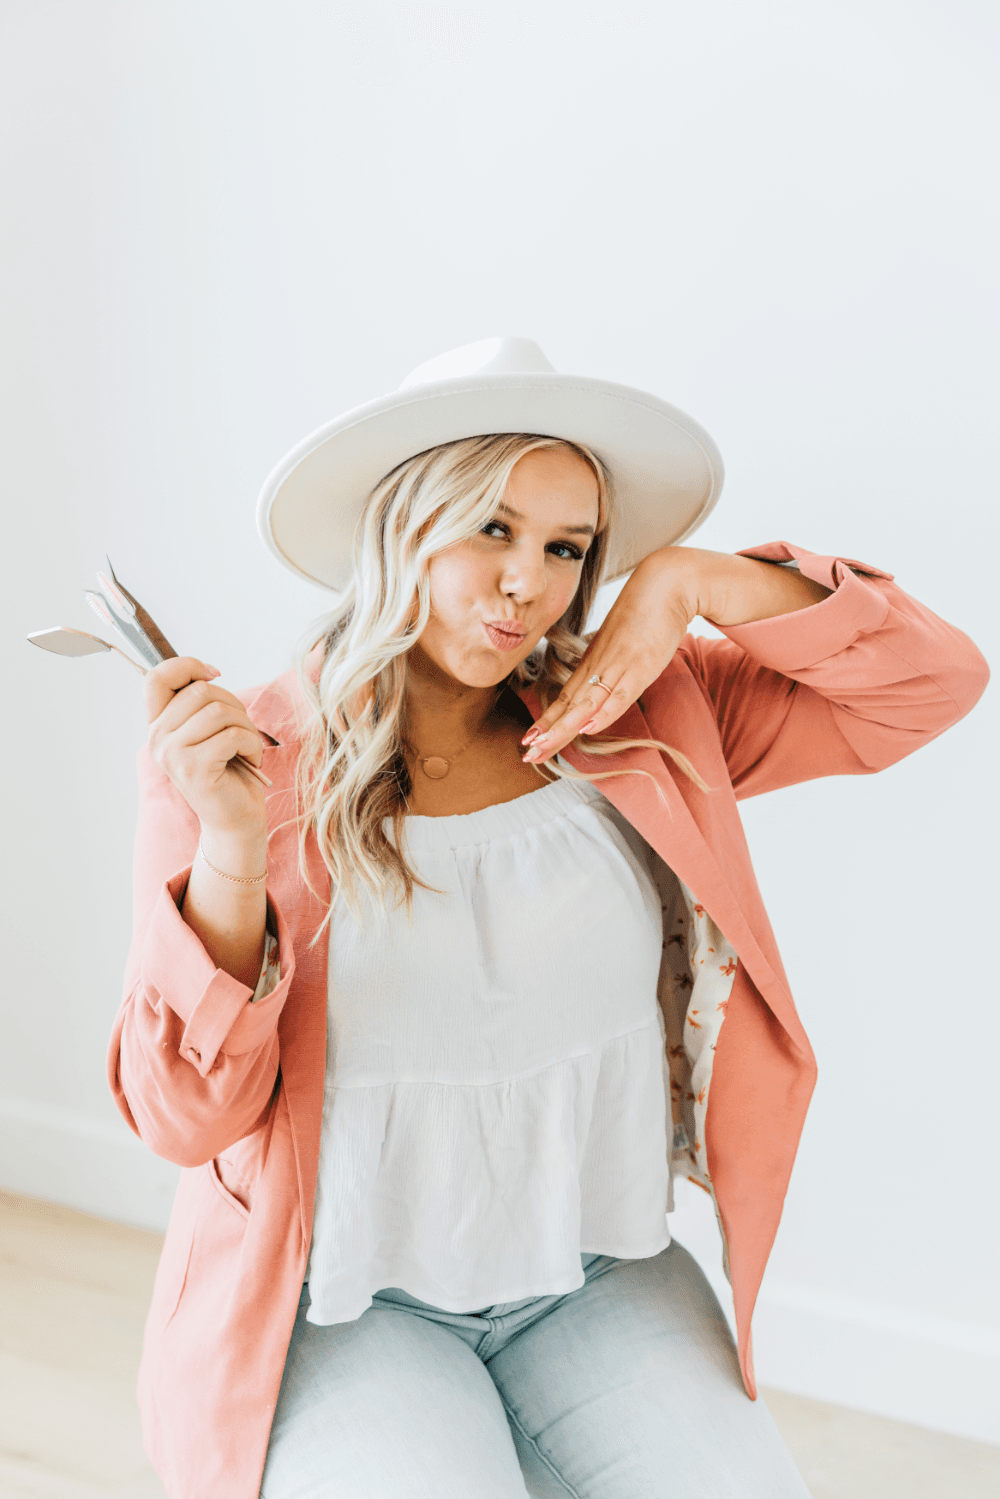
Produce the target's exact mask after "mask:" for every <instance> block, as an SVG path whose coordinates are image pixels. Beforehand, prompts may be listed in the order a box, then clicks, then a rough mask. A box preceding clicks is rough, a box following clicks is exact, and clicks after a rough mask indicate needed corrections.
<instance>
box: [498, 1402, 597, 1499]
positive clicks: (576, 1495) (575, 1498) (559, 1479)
mask: <svg viewBox="0 0 1000 1499" xmlns="http://www.w3.org/2000/svg"><path fill="white" fill-rule="evenodd" d="M504 1410H505V1411H506V1412H507V1418H508V1420H510V1421H513V1423H514V1425H515V1426H516V1427H517V1429H518V1431H519V1432H520V1433H521V1435H522V1436H523V1437H524V1440H525V1441H526V1442H530V1443H531V1446H532V1447H534V1449H535V1452H536V1453H537V1455H538V1459H539V1461H540V1462H543V1463H544V1464H545V1466H546V1467H547V1468H548V1470H549V1472H550V1473H551V1474H552V1477H553V1478H554V1479H555V1480H556V1482H557V1483H561V1484H562V1486H563V1488H564V1489H565V1490H566V1492H567V1494H572V1496H573V1499H581V1495H580V1494H579V1493H578V1492H577V1490H576V1489H574V1488H572V1487H571V1486H570V1485H569V1484H568V1483H567V1482H566V1480H565V1478H564V1477H563V1476H562V1474H561V1473H558V1472H557V1471H556V1469H555V1468H554V1467H553V1466H552V1464H551V1463H550V1462H549V1460H548V1458H547V1457H546V1456H545V1453H544V1452H543V1451H542V1449H541V1448H540V1447H539V1445H538V1443H537V1442H536V1441H535V1439H534V1437H532V1436H529V1435H528V1433H527V1432H526V1431H525V1429H524V1427H523V1426H522V1425H521V1423H520V1421H519V1420H518V1419H517V1417H516V1416H515V1414H514V1412H513V1411H512V1410H511V1408H510V1406H509V1405H508V1404H507V1402H506V1400H505V1401H504Z"/></svg>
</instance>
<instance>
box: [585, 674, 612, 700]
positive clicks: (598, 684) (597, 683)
mask: <svg viewBox="0 0 1000 1499" xmlns="http://www.w3.org/2000/svg"><path fill="white" fill-rule="evenodd" d="M589 682H590V685H591V686H592V687H603V688H604V691H605V692H606V693H607V694H608V696H609V697H610V696H611V688H610V687H605V686H604V683H603V682H602V681H601V679H600V677H590V678H589Z"/></svg>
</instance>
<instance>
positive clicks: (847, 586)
mask: <svg viewBox="0 0 1000 1499" xmlns="http://www.w3.org/2000/svg"><path fill="white" fill-rule="evenodd" d="M736 555H737V556H738V557H754V558H758V559H759V560H760V561H762V562H792V563H795V564H797V566H798V569H799V571H800V572H801V573H802V575H803V576H804V577H806V578H811V579H812V580H813V582H815V583H821V584H822V585H823V587H824V588H832V589H833V592H832V593H831V594H830V596H829V598H825V599H823V600H822V601H821V602H820V603H818V604H810V605H809V607H808V608H806V609H793V610H792V612H791V613H790V614H776V615H774V616H773V617H772V618H771V619H756V620H753V621H751V623H750V624H745V625H717V626H716V629H718V630H720V631H721V632H722V634H723V635H725V636H727V637H728V638H729V639H730V640H731V641H733V643H734V644H735V645H738V646H740V647H741V649H742V650H745V651H746V652H747V654H748V655H750V656H752V657H753V658H754V660H755V661H759V662H760V663H761V665H762V666H769V667H771V669H772V670H774V671H780V672H781V673H782V675H784V676H792V675H794V674H795V672H796V671H805V670H808V668H809V667H811V666H815V665H816V664H817V662H819V661H825V660H827V659H828V658H829V657H831V656H836V655H837V654H838V653H839V652H840V651H845V650H847V649H848V647H849V646H851V645H853V643H854V641H855V640H857V638H858V636H859V635H867V634H871V633H872V632H873V631H874V630H877V629H879V627H880V626H881V625H882V624H883V623H884V621H885V618H886V615H887V614H888V613H889V602H888V600H887V599H886V598H885V597H884V595H883V594H882V593H881V592H880V591H879V590H878V589H877V588H875V587H873V586H872V584H871V583H868V582H866V581H865V578H866V577H871V578H885V579H886V580H887V581H888V582H891V581H892V574H891V573H887V572H883V570H882V569H881V568H878V567H872V566H870V565H869V564H868V563H867V562H857V561H855V560H854V558H851V557H822V556H819V555H817V553H815V552H809V551H807V550H806V549H805V548H804V547H797V546H792V545H790V543H788V542H787V541H771V542H766V543H765V544H764V545H763V546H758V547H746V548H744V550H743V551H741V552H737V554H736Z"/></svg>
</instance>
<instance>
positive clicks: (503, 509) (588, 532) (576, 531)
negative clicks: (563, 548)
mask: <svg viewBox="0 0 1000 1499" xmlns="http://www.w3.org/2000/svg"><path fill="white" fill-rule="evenodd" d="M495 513H496V514H497V515H503V516H505V517H506V518H507V519H508V520H524V516H523V515H522V514H521V512H520V510H515V509H514V508H513V507H512V506H510V505H498V506H497V509H496V512H495ZM558 530H560V531H566V532H568V533H569V535H570V536H593V534H594V528H593V526H559V527H558Z"/></svg>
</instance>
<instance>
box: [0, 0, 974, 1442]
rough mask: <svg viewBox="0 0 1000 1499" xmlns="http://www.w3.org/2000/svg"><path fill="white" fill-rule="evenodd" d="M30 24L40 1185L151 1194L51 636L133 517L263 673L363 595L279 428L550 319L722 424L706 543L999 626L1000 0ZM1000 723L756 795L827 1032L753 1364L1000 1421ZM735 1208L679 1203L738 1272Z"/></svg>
mask: <svg viewBox="0 0 1000 1499" xmlns="http://www.w3.org/2000/svg"><path fill="white" fill-rule="evenodd" d="M2 25H3V28H4V32H5V36H4V37H3V38H0V42H2V45H0V53H2V55H3V56H4V57H5V59H6V62H5V64H4V67H5V70H6V76H5V77H4V78H3V79H2V80H0V83H2V87H0V101H2V103H0V108H2V110H3V111H4V115H5V126H6V134H7V137H8V146H7V148H5V149H4V151H3V152H2V153H0V171H2V172H3V173H4V179H5V180H4V181H3V183H2V186H0V192H2V200H3V202H4V204H5V206H6V209H7V211H8V224H7V229H6V231H5V233H4V236H3V254H4V256H5V257H6V258H7V262H8V263H7V265H6V268H5V272H4V280H5V284H6V292H5V298H6V302H5V312H4V318H5V327H4V333H3V350H4V359H3V365H4V380H5V399H4V402H3V407H4V416H3V420H4V424H5V440H4V452H5V456H4V478H5V491H6V496H5V501H4V516H5V520H6V522H7V530H6V538H7V541H8V548H9V549H8V553H7V566H6V568H5V580H4V582H5V586H4V591H3V592H4V599H3V605H4V611H5V628H4V631H3V636H2V650H3V661H4V681H5V683H6V732H5V733H4V735H3V740H4V752H5V760H4V771H3V781H2V785H3V787H4V788H5V790H6V792H7V820H6V833H7V837H6V845H5V852H4V857H3V860H2V861H0V868H2V871H3V877H4V881H5V887H4V894H3V907H2V909H3V911H4V916H5V921H6V944H5V945H6V952H7V959H6V963H5V974H6V983H5V985H4V988H3V996H2V1003H3V1027H4V1030H3V1034H4V1040H5V1045H4V1048H3V1072H2V1074H0V1113H2V1115H3V1117H4V1120H5V1123H4V1127H3V1131H2V1140H3V1149H2V1152H0V1181H2V1182H3V1184H5V1185H7V1186H9V1187H13V1188H16V1189H18V1190H23V1191H28V1192H34V1193H36V1194H37V1195H40V1196H45V1197H50V1198H53V1199H55V1200H59V1201H63V1202H69V1203H72V1204H76V1205H78V1206H81V1207H84V1208H86V1209H88V1210H90V1211H94V1212H99V1213H104V1214H107V1215H109V1216H113V1217H119V1218H122V1219H124V1220H127V1221H131V1222H138V1223H146V1224H152V1225H158V1224H162V1223H163V1222H164V1220H165V1216H166V1212H167V1208H168V1204H169V1199H170V1193H171V1191H172V1187H173V1182H174V1177H175V1174H174V1172H173V1168H170V1167H168V1166H166V1165H165V1164H164V1163H162V1162H158V1161H157V1160H155V1158H153V1157H152V1156H150V1155H149V1154H148V1153H147V1152H146V1151H145V1149H144V1148H143V1147H142V1146H140V1145H138V1144H135V1143H133V1142H132V1141H131V1137H130V1136H129V1134H128V1132H127V1130H126V1129H125V1127H124V1125H122V1124H121V1123H120V1121H119V1119H118V1116H117V1114H116V1112H115V1110H114V1107H113V1105H112V1103H111V1100H110V1097H109V1094H108V1092H107V1088H106V1085H105V1082H104V1077H103V1065H104V1049H105V1044H106V1039H107V1034H108V1031H109V1028H110V1025H111V1021H112V1017H113V1014H114V1011H115V1009H116V1007H117V1002H118V991H119V985H120V976H121V970H122V964H123V960H124V956H125V950H126V947H127V942H128V933H129V922H130V913H129V902H130V844H131V836H132V825H133V817H134V809H135V792H134V766H133V757H134V754H135V750H136V748H137V746H138V745H139V743H140V742H141V740H142V737H143V733H144V725H143V721H142V714H141V710H140V704H139V694H138V690H137V679H136V678H134V677H133V676H132V675H131V674H130V673H129V672H128V671H127V670H126V669H125V668H124V667H123V666H122V665H121V663H119V662H117V661H115V660H113V659H110V658H107V657H102V658H91V659H88V660H84V661H79V662H67V661H63V660H60V659H58V658H56V657H49V656H45V655H42V653H40V652H36V651H34V650H33V649H32V648H31V647H29V646H27V645H26V644H25V643H24V641H23V636H24V634H25V633H26V632H27V631H28V630H31V629H38V628H42V627H44V626H46V625H51V624H57V623H65V624H75V625H79V626H82V627H83V628H88V626H89V623H90V616H89V614H88V612H87V609H86V606H85V604H84V602H83V599H82V598H81V595H80V589H81V588H83V587H85V586H90V585H91V583H92V573H93V570H94V569H95V568H96V567H97V566H99V565H101V562H102V554H103V552H104V550H105V549H106V550H107V551H109V552H110V554H111V557H112V560H113V561H114V564H115V566H116V568H117V570H118V571H119V573H120V575H121V576H122V578H123V579H124V580H125V582H126V583H127V584H128V585H129V586H130V587H131V588H132V589H133V591H135V592H136V593H138V595H139V596H140V597H141V598H142V600H143V601H144V602H145V603H146V604H147V605H148V606H149V608H150V609H151V611H152V612H153V614H154V615H155V617H156V618H157V619H158V620H159V621H160V622H161V623H162V625H163V626H164V628H165V629H166V631H167V633H168V634H169V635H170V636H171V637H172V638H173V640H174V643H175V644H176V645H177V646H178V647H180V648H182V649H183V648H188V649H191V650H194V651H197V652H198V653H200V654H202V655H203V656H204V657H205V658H207V659H208V660H212V661H215V662H216V663H217V664H218V665H220V666H221V667H223V669H224V671H225V676H224V681H227V682H230V683H231V684H233V685H238V684H249V683H250V682H253V681H260V680H264V679H266V678H267V677H269V676H270V675H273V674H274V673H275V672H277V671H278V670H280V669H282V668H283V667H284V666H285V665H286V664H287V662H288V659H289V653H290V648H291V643H292V640H293V638H294V636H295V634H296V632H297V630H298V628H299V627H300V625H301V624H303V623H304V622H305V621H306V620H307V619H308V618H309V617H311V616H312V615H313V614H315V613H317V612H319V610H320V608H321V607H322V605H323V596H322V595H321V594H320V593H319V592H317V591H314V590H312V589H310V588H309V587H307V586H306V585H300V584H298V583H296V582H295V581H293V580H292V579H291V578H289V577H286V576H285V575H284V574H283V573H282V572H280V571H279V570H278V569H277V568H276V566H275V564H274V563H273V562H272V561H271V560H270V559H269V558H268V556H267V555H266V554H265V552H264V550H263V548H262V547H261V545H260V544H259V542H258V541H257V539H256V535H255V531H254V525H253V505H254V500H255V496H256V493H257V490H258V488H259V485H260V483H261V480H262V479H263V477H264V475H265V474H266V472H267V471H268V469H269V468H270V467H271V465H272V463H273V462H274V461H275V460H276V459H277V458H279V457H280V456H281V455H282V454H283V453H284V452H285V451H286V449H287V448H288V447H290V446H291V444H292V443H293V442H294V441H296V440H297V439H298V438H299V437H301V436H302V435H303V434H304V433H305V432H307V431H308V430H310V429H311V428H312V427H313V426H315V425H317V424H318V423H319V422H320V421H322V420H324V419H325V418H327V417H329V416H331V415H333V414H335V413H336V412H338V411H339V410H342V409H344V408H345V407H347V406H349V405H353V404H355V403H357V402H359V401H362V400H365V399H368V398H370V397H371V396H374V395H376V394H379V393H381V392H382V391H384V390H386V389H388V388H389V387H391V386H393V385H394V384H396V383H397V382H398V380H399V379H400V378H401V377H402V375H403V374H404V373H405V372H406V371H407V370H408V369H409V368H411V367H412V366H413V365H415V364H416V363H418V362H420V361H421V360H423V359H425V358H427V357H428V356H430V355H431V354H434V353H436V352H438V351H440V350H442V349H445V348H449V347H452V346H454V345H456V344H459V343H463V342H466V341H468V340H470V339H473V338H478V337H482V336H485V335H487V334H492V333H496V332H512V333H518V334H525V335H528V336H531V337H534V338H536V339H537V340H538V341H539V342H540V343H541V345H542V347H543V348H544V349H545V351H546V352H547V354H548V355H549V357H550V358H551V359H552V360H553V362H554V363H556V364H557V365H558V366H560V367H561V368H564V369H567V370H572V371H577V372H581V373H594V374H602V375H606V376H608V377H611V378H614V379H618V380H622V381H624V382H627V383H631V384H635V385H638V386H641V387H644V388H646V389H649V390H652V391H656V392H657V393H659V394H661V395H663V396H664V397H666V398H667V399H669V400H672V401H674V402H676V403H677V404H678V405H680V406H682V407H684V408H686V409H688V410H689V411H691V412H692V413H693V414H694V415H695V416H697V417H698V419H699V420H701V421H702V422H703V423H704V424H705V425H706V426H707V427H708V428H709V430H710V431H711V432H712V433H713V434H714V436H715V437H716V438H717V439H718V441H719V443H720V445H721V447H722V451H723V454H724V456H725V458H726V462H727V469H728V478H727V484H726V490H725V493H724V496H723V499H722V502H721V503H720V506H719V508H718V510H717V512H716V513H715V515H714V516H713V517H712V518H711V520H710V521H709V523H708V524H707V525H706V526H705V528H704V529H703V531H702V532H701V533H699V536H698V538H697V541H698V544H699V545H704V546H709V547H716V548H719V549H728V550H734V549H736V548H738V547H740V546H746V545H750V544H752V543H754V542H758V541H763V540H765V539H768V538H773V537H785V538H788V539H791V540H794V541H797V542H800V543H802V544H804V545H806V546H809V547H812V548H814V549H816V550H820V551H823V550H840V551H842V552H844V553H846V554H847V555H849V556H854V557H859V558H862V559H865V560H868V561H871V562H874V563H876V564H878V565H880V566H884V567H887V568H889V569H890V570H892V571H894V572H895V573H896V575H897V577H898V579H899V581H900V583H901V584H902V586H903V587H904V588H906V589H907V590H908V591H910V592H913V593H915V594H916V595H917V596H918V597H920V598H922V599H924V600H925V601H926V602H928V603H929V604H930V605H931V607H932V608H935V609H936V610H938V611H939V612H940V613H942V614H944V615H945V616H946V617H948V618H950V619H953V620H954V621H956V622H957V623H958V624H960V625H961V626H962V627H963V628H965V629H966V630H967V631H968V632H969V633H970V634H971V635H972V636H973V638H975V639H976V640H977V641H978V642H979V643H980V644H981V646H982V647H983V649H984V650H985V651H986V653H987V655H990V653H991V649H992V644H993V640H994V638H995V616H994V610H993V599H994V595H995V582H994V574H995V564H994V556H993V551H992V547H993V546H994V545H995V542H996V527H995V521H994V516H995V506H996V501H997V483H996V461H995V426H994V424H995V413H996V409H997V395H998V392H997V384H996V377H995V371H996V365H995V356H994V351H995V348H996V346H997V332H998V329H997V299H996V295H995V282H996V266H997V263H998V243H997V240H998V236H997V200H996V194H995V191H994V189H995V184H996V178H997V172H996V161H997V158H996V154H995V153H996V142H997V105H996V93H995V88H994V87H992V85H993V83H994V81H995V69H996V62H997V27H998V13H997V11H996V9H995V8H993V7H991V6H987V5H986V4H985V3H983V4H976V3H973V0H938V3H930V0H924V3H914V0H898V3H893V0H837V3H833V0H827V3H822V0H818V3H814V4H809V5H803V4H801V3H800V0H758V3H756V4H753V5H746V4H742V3H737V0H733V3H723V0H699V3H698V4H697V5H694V6H692V5H690V4H681V3H679V0H657V3H655V4H654V3H634V0H621V3H619V4H617V5H616V6H614V7H609V6H597V5H592V4H587V3H584V0H574V3H573V4H570V3H569V0H565V3H557V0H530V3H528V0H508V3H506V4H504V5H502V6H501V5H484V4H482V3H479V0H455V3H438V4H416V5H413V6H404V5H403V4H402V3H400V0H393V3H385V0H382V3H378V0H375V3H373V0H364V3H356V0H355V3H347V0H339V3H338V4H337V5H330V4H327V3H315V4H313V3H304V0H283V3H282V4H281V5H268V4H264V3H262V0H239V3H236V0H213V3H212V4H210V5H205V4H202V3H191V0H171V3H169V4H167V3H163V0H151V3H144V4H142V5H136V4H128V3H120V4H115V3H110V0H90V3H89V4H87V5H85V6H81V5H77V4H74V3H72V0H64V3H52V0H7V4H6V6H5V7H4V9H3V13H2ZM991 428H993V431H991ZM994 654H995V652H994ZM994 713H995V708H994V700H993V697H987V699H986V701H985V702H984V703H983V704H982V705H981V706H980V707H979V708H977V709H976V711H975V713H974V714H973V715H972V717H971V718H969V719H968V720H966V721H965V722H963V723H962V724H961V725H959V726H958V727H957V728H956V729H954V730H953V731H952V732H951V733H949V734H948V735H947V736H946V737H945V738H944V739H942V740H940V741H938V742H936V743H935V744H933V745H931V746H930V747H929V748H927V749H925V750H924V751H922V752H921V753H920V754H919V755H918V756H916V757H915V758H914V759H912V760H910V761H907V762H905V763H903V764H902V765H899V766H896V767H895V768H893V769H892V770H890V771H888V772H886V773H884V774H883V775H881V776H878V777H875V778H872V779H867V780H864V781H852V780H848V779H844V780H832V781H828V782H824V783H813V784H810V785H806V786H803V787H800V788H797V789H794V790H790V791H787V792H784V793H781V794H779V795H776V796H773V797H771V798H770V799H767V800H765V801H763V802H761V803H759V804H753V803H751V804H749V805H747V807H746V825H747V829H748V832H749V836H750V840H751V844H752V847H753V850H754V854H755V859H756V863H757V868H758V871H759V875H760V879H761V884H762V887H763V889H764V892H765V897H766V898H767V900H768V903H769V907H770V910H771V913H772V916H773V920H774V924H775V927H776V930H777V933H778V938H779V941H780V943H781V945H782V948H783V951H784V955H785V959H786V963H787V967H788V969H789V973H790V976H791V979H792V982H793V986H794V987H795V989H796V993H797V996H798V1001H799V1005H800V1008H801V1011H802V1014H803V1016H804V1019H805V1022H806V1025H807V1028H808V1029H809V1031H810V1034H811V1035H812V1038H813V1041H814V1044H815V1047H816V1051H817V1053H818V1057H819V1063H820V1069H821V1080H820V1084H819V1088H818V1091H817V1094H816V1098H815V1102H814V1104H813V1108H812V1112H811V1114H810V1118H809V1122H808V1125H807V1128H806V1132H805V1137H804V1139H803V1143H802V1150H801V1154H800V1159H799V1164H798V1167H797V1171H796V1175H795V1179H794V1182H793V1184H792V1189H791V1193H790V1196H789V1199H788V1206H787V1210H786V1214H785V1219H784V1222H783V1225H782V1229H781V1232H780V1235H779V1238H778V1242H777V1245H776V1247H775V1252H774V1256H773V1260H772V1264H771V1268H770V1270H769V1272H768V1277H767V1280H766V1282H765V1289H764V1297H763V1302H762V1306H761V1311H760V1314H759V1317H758V1321H757V1330H756V1341H757V1346H758V1363H759V1368H760V1374H761V1377H762V1379H763V1380H764V1382H765V1383H767V1382H770V1383H772V1384H774V1385H778V1386H782V1387H784V1388H786V1389H791V1390H799V1391H802V1392H805V1393H808V1394H813V1395H816V1396H820V1397H823V1398H828V1399H832V1400H837V1401H841V1402H843V1403H845V1404H849V1405H855V1406H858V1407H861V1408H864V1409H868V1410H873V1411H881V1412H884V1413H887V1414H890V1415H895V1416H898V1417H901V1418H902V1419H907V1420H914V1421H919V1422H924V1423H926V1424H928V1425H932V1426H938V1427H941V1428H943V1429H946V1430H952V1431H957V1432H965V1433H968V1434H969V1435H974V1436H980V1437H983V1438H985V1439H992V1440H1000V1429H998V1427H997V1424H996V1420H997V1418H996V1412H997V1410H998V1409H1000V1400H998V1398H997V1394H998V1388H997V1378H996V1376H997V1369H998V1349H1000V1311H998V1306H997V1278H996V1275H995V1273H994V1271H995V1264H996V1244H997V1242H998V1237H997V1224H996V1221H995V1216H993V1215H994V1214H995V1204H996V1196H997V1193H996V1165H995V1163H996V1139H997V1136H996V1132H995V1104H996V1096H997V1089H996V1084H995V1072H996V1061H995V1059H996V1055H997V1041H998V1037H997V1034H996V1027H997V1021H996V1006H995V1003H994V1000H995V987H996V986H995V969H996V959H995V953H994V946H995V941H994V938H993V936H991V930H992V931H995V927H993V925H992V923H991V917H992V915H993V900H992V899H991V897H992V896H995V884H994V883H993V881H992V879H991V876H992V873H993V863H994V858H993V846H994V844H993V839H994V837H995V829H994V827H993V825H992V823H991V821H990V818H989V812H990V806H989V803H990V794H989V791H988V789H987V779H986V775H987V748H988V746H992V743H993V742H995V740H994V739H992V738H991V733H992V734H993V735H994V736H995V733H996V728H995V724H994V722H993V715H994ZM703 1208H704V1204H701V1203H689V1204H687V1205H682V1206H681V1207H680V1209H679V1211H678V1214H677V1215H676V1220H675V1228H676V1230H677V1232H678V1235H679V1236H680V1237H681V1238H685V1237H687V1238H688V1239H689V1240H690V1241H691V1243H692V1244H693V1245H694V1246H695V1247H696V1248H698V1249H699V1252H700V1253H702V1255H703V1256H704V1257H705V1258H706V1263H707V1264H708V1265H709V1267H710V1268H711V1269H712V1270H713V1273H717V1272H716V1271H715V1266H716V1264H717V1250H716V1247H715V1243H714V1240H710V1238H709V1237H708V1235H707V1233H706V1230H707V1228H708V1227H710V1226H709V1225H706V1223H705V1217H704V1212H703ZM711 1235H713V1236H714V1229H711ZM705 1246H708V1247H705ZM990 1381H992V1383H990Z"/></svg>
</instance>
